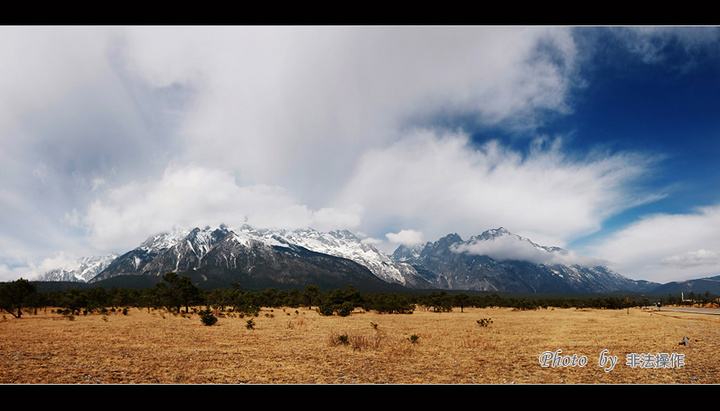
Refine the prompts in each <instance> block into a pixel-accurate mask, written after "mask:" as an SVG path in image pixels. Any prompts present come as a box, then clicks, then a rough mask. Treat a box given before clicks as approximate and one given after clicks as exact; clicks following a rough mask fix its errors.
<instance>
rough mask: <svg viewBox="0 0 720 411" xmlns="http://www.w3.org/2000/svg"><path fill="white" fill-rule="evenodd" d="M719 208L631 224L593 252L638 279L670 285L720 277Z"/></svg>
mask: <svg viewBox="0 0 720 411" xmlns="http://www.w3.org/2000/svg"><path fill="white" fill-rule="evenodd" d="M718 226H720V205H715V206H709V207H703V208H700V209H698V210H696V211H695V212H693V213H685V214H655V215H651V216H647V217H645V218H643V219H642V220H640V221H638V222H635V223H633V224H630V225H629V226H627V227H626V228H624V229H622V230H619V231H618V232H617V233H615V234H613V235H612V236H610V237H609V238H607V239H605V240H603V241H601V242H599V243H597V244H596V245H595V246H594V247H593V248H594V250H596V252H597V254H598V255H599V256H604V257H605V258H607V259H609V260H612V261H613V262H614V266H615V267H616V269H617V270H618V271H619V272H620V273H622V274H624V275H626V276H628V277H630V278H636V279H647V280H651V281H658V282H667V281H673V280H678V279H687V278H698V277H704V276H711V275H718V274H720V266H718V265H717V263H718V262H720V261H718V260H717V252H716V251H713V250H720V233H719V232H718V230H717V227H718Z"/></svg>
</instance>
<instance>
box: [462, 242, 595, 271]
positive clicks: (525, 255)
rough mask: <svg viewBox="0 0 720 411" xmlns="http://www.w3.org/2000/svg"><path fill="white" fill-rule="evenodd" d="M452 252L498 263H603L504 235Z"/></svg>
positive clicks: (590, 265)
mask: <svg viewBox="0 0 720 411" xmlns="http://www.w3.org/2000/svg"><path fill="white" fill-rule="evenodd" d="M453 251H455V252H459V253H470V254H477V255H486V256H488V257H490V258H492V259H495V260H499V261H506V260H519V261H529V262H531V263H535V264H564V265H581V266H586V267H594V266H598V265H604V264H605V262H603V261H601V260H598V259H595V258H592V257H586V256H582V255H580V254H578V253H577V252H575V251H568V250H562V251H553V252H549V251H547V250H543V249H539V248H538V247H536V246H535V245H534V244H532V243H531V242H529V241H525V240H522V239H519V238H517V237H515V236H512V235H504V236H500V237H495V238H492V239H489V240H481V241H476V242H471V243H467V244H462V245H459V246H456V247H454V249H453Z"/></svg>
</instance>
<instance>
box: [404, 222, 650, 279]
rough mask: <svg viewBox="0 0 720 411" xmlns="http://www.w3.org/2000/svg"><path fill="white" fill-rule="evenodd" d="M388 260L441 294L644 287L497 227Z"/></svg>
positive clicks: (595, 263)
mask: <svg viewBox="0 0 720 411" xmlns="http://www.w3.org/2000/svg"><path fill="white" fill-rule="evenodd" d="M392 257H393V259H394V260H395V261H399V262H405V263H408V264H411V265H412V266H413V267H414V268H415V269H416V270H417V271H418V272H419V273H420V274H422V275H423V276H424V277H425V278H426V279H428V281H430V282H431V283H432V284H433V286H434V287H436V288H443V289H452V290H477V291H511V292H530V293H537V292H576V293H578V292H579V293H597V292H610V291H616V290H630V291H641V290H642V289H643V288H644V287H646V284H644V283H642V284H641V283H639V282H637V281H633V280H631V279H628V278H625V277H623V276H621V275H620V274H618V273H616V272H615V271H613V270H612V269H610V268H608V267H606V266H604V265H603V263H602V262H601V261H597V260H593V259H591V258H587V257H583V256H578V255H576V254H574V253H571V252H568V251H566V250H563V249H562V248H559V247H554V246H541V245H538V244H535V243H533V242H532V241H530V240H529V239H527V238H524V237H521V236H519V235H516V234H512V233H510V232H509V231H507V230H506V229H504V228H502V227H501V228H498V229H493V230H487V231H485V232H483V233H482V234H480V235H477V236H472V237H470V239H468V240H467V241H464V240H463V239H462V238H461V237H460V236H459V235H458V234H449V235H447V236H445V237H443V238H441V239H439V240H438V241H435V242H427V243H425V244H423V245H419V246H416V247H404V246H401V247H398V249H397V250H395V252H394V253H393V256H392Z"/></svg>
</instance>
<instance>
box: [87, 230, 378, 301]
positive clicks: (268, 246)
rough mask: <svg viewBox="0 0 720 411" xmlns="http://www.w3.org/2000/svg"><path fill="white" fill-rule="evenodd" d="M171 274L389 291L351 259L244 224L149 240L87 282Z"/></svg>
mask: <svg viewBox="0 0 720 411" xmlns="http://www.w3.org/2000/svg"><path fill="white" fill-rule="evenodd" d="M170 271H174V272H177V273H178V274H181V275H188V276H190V277H192V278H193V280H194V281H195V282H197V283H203V284H205V285H206V286H210V285H218V286H227V285H228V284H229V283H230V282H238V283H241V284H243V285H244V286H245V287H255V288H257V287H276V288H283V287H285V286H288V285H294V286H302V285H303V284H304V285H309V284H314V285H321V284H322V285H325V286H328V287H330V286H337V287H344V286H345V285H346V284H347V283H355V284H356V285H358V287H361V288H365V289H383V288H385V289H387V287H385V286H387V284H388V283H387V282H385V281H383V280H381V279H379V278H378V277H376V276H375V275H373V274H372V272H370V270H369V269H368V268H367V267H365V266H363V265H361V264H359V263H357V262H355V261H352V260H349V259H346V258H341V257H337V256H335V255H331V254H324V253H320V252H314V251H313V250H310V249H307V248H305V247H302V246H299V245H297V244H294V243H291V242H289V241H288V240H286V239H285V238H284V237H283V233H282V232H274V231H271V230H255V229H254V228H252V227H250V226H248V225H243V226H242V227H240V228H238V229H230V228H228V227H226V226H221V227H219V228H210V227H206V228H204V229H200V228H195V229H192V230H176V231H172V232H168V233H164V234H158V235H155V236H152V237H150V238H148V239H147V240H146V241H144V242H143V243H142V244H141V245H140V246H138V247H137V248H135V249H133V250H131V251H129V252H127V253H125V254H123V255H122V256H120V257H118V258H117V259H115V261H113V262H112V264H110V265H109V266H108V267H107V268H106V269H105V270H103V271H102V272H101V273H99V274H98V275H97V276H96V277H95V278H93V279H92V280H91V282H99V281H103V280H107V279H110V278H113V277H117V276H120V275H142V276H147V277H151V278H154V279H156V280H157V279H159V278H161V277H162V275H164V274H165V273H167V272H170Z"/></svg>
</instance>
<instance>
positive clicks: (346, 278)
mask: <svg viewBox="0 0 720 411" xmlns="http://www.w3.org/2000/svg"><path fill="white" fill-rule="evenodd" d="M170 271H174V272H177V273H178V274H180V275H187V276H189V277H191V278H192V280H193V282H194V283H196V284H197V285H198V286H200V287H202V288H213V287H227V286H229V284H230V283H232V282H235V283H239V284H240V285H241V286H242V287H243V288H244V289H248V290H262V289H266V288H270V287H273V288H276V289H291V288H304V287H305V286H307V285H311V284H312V285H317V286H319V287H321V288H342V287H345V286H346V285H347V284H353V285H354V286H355V287H356V288H358V289H360V290H361V291H400V290H408V289H411V290H423V289H424V290H430V289H439V290H467V291H497V292H517V293H608V292H614V291H631V292H649V291H652V290H653V289H655V288H657V287H659V286H660V284H656V283H650V282H646V281H636V280H631V279H629V278H626V277H624V276H622V275H620V274H619V273H617V272H615V271H613V270H612V269H610V268H608V267H607V266H605V265H603V264H602V262H601V261H592V260H590V259H584V260H582V261H580V260H579V259H578V258H577V256H575V255H574V254H572V253H570V252H568V251H566V250H563V249H561V248H559V247H551V246H541V245H538V244H535V243H533V242H532V241H530V240H529V239H527V238H524V237H521V236H519V235H516V234H513V233H510V232H509V231H507V230H506V229H504V228H502V227H501V228H497V229H492V230H487V231H485V232H483V233H482V234H480V235H477V236H472V237H470V238H469V239H468V240H463V239H462V238H461V237H460V236H459V235H458V234H448V235H447V236H445V237H442V238H440V239H438V240H437V241H434V242H426V243H424V244H421V245H418V246H414V247H408V246H404V245H401V246H399V247H398V248H397V249H396V250H395V251H394V252H393V253H392V254H386V253H384V252H382V251H380V250H379V249H377V248H376V247H374V246H373V245H371V244H368V243H365V242H363V241H362V240H361V239H360V238H359V237H357V236H356V235H354V234H353V233H351V232H350V231H347V230H335V231H330V232H320V231H317V230H314V229H311V228H306V229H298V230H270V229H255V228H253V227H251V226H249V225H247V224H245V225H243V226H241V227H239V228H236V229H233V228H229V227H227V226H224V225H221V226H219V227H214V228H211V227H205V228H202V229H201V228H194V229H191V230H172V231H168V232H166V233H161V234H157V235H154V236H151V237H149V238H148V239H146V240H145V241H144V242H142V243H141V244H140V245H139V246H138V247H136V248H134V249H132V250H130V251H128V252H126V253H124V254H122V255H117V254H111V255H107V256H101V257H89V258H83V259H81V260H79V261H78V262H77V264H75V266H71V267H63V268H58V269H54V270H50V271H48V272H46V273H43V274H42V275H41V276H40V277H39V278H38V280H39V281H75V282H82V283H88V284H98V285H101V284H123V283H122V280H123V279H124V280H126V281H127V280H128V279H130V280H133V281H134V282H135V283H137V282H138V281H141V282H142V283H143V284H147V285H151V284H152V283H156V282H159V281H161V280H162V275H163V274H165V273H167V272H170Z"/></svg>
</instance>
